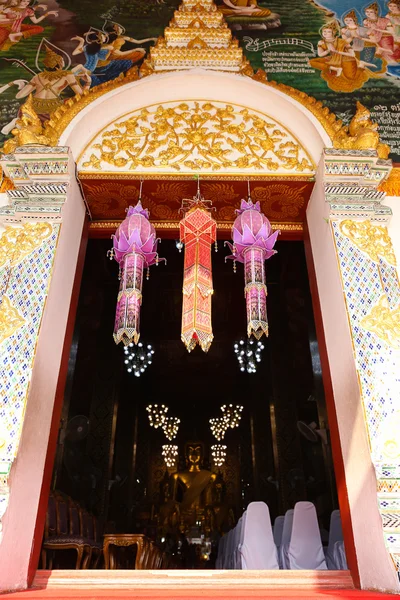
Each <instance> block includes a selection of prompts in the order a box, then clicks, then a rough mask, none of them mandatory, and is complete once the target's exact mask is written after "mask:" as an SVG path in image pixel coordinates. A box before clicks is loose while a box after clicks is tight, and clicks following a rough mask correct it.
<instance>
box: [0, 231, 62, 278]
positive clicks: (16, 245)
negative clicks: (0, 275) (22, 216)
mask: <svg viewBox="0 0 400 600" xmlns="http://www.w3.org/2000/svg"><path fill="white" fill-rule="evenodd" d="M52 232H53V228H52V226H51V225H50V223H45V222H39V223H25V224H24V225H23V227H13V226H11V225H10V226H8V227H6V230H5V231H4V232H3V234H2V236H1V237H0V267H2V266H3V265H5V264H6V263H7V262H9V263H10V266H14V265H16V264H18V263H19V262H21V260H23V259H24V258H25V256H28V254H30V253H31V252H33V250H35V248H37V247H38V246H40V244H41V243H42V242H43V241H44V240H45V239H46V238H48V237H49V236H50V235H51V234H52Z"/></svg>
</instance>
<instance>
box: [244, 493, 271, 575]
mask: <svg viewBox="0 0 400 600" xmlns="http://www.w3.org/2000/svg"><path fill="white" fill-rule="evenodd" d="M239 553H240V556H241V566H242V569H279V564H278V555H277V550H276V546H275V543H274V537H273V533H272V527H271V518H270V515H269V509H268V506H267V505H266V504H265V502H251V503H250V504H249V506H248V507H247V511H246V520H245V523H244V534H243V543H242V544H241V545H240V548H239Z"/></svg>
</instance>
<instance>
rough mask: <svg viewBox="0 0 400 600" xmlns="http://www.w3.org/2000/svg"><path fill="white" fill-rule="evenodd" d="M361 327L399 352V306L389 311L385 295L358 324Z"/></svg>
mask: <svg viewBox="0 0 400 600" xmlns="http://www.w3.org/2000/svg"><path fill="white" fill-rule="evenodd" d="M360 325H361V327H363V328H364V329H366V330H367V331H371V332H372V333H375V334H376V335H377V336H378V337H379V338H380V339H381V340H383V341H385V342H386V343H387V344H389V346H391V347H392V348H395V349H396V350H400V306H398V307H397V308H396V309H395V310H391V309H390V306H389V302H388V299H387V297H386V296H385V295H383V296H381V298H379V301H378V302H377V304H375V306H373V307H372V309H371V311H370V313H369V314H368V315H367V316H366V317H364V318H363V319H362V321H361V322H360Z"/></svg>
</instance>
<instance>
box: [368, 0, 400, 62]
mask: <svg viewBox="0 0 400 600" xmlns="http://www.w3.org/2000/svg"><path fill="white" fill-rule="evenodd" d="M365 16H366V18H365V19H364V21H363V24H364V26H365V27H366V28H367V29H368V37H369V39H370V40H371V41H372V42H375V43H376V44H377V47H378V49H377V52H376V53H377V55H380V56H383V57H384V58H385V60H387V62H388V64H396V63H397V62H398V61H399V60H400V46H399V45H398V44H395V41H394V27H393V25H392V22H391V20H390V19H388V18H386V17H380V16H379V7H378V4H377V3H376V2H373V3H372V4H370V5H369V6H368V7H367V8H366V9H365Z"/></svg>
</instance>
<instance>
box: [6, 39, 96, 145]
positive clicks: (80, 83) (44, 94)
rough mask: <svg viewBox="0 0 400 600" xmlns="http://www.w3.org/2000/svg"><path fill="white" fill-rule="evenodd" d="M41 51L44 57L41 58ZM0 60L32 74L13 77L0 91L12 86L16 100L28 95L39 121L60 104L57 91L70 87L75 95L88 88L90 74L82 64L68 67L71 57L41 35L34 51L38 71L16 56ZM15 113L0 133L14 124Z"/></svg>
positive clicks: (47, 116) (48, 115)
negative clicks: (29, 76) (16, 89)
mask: <svg viewBox="0 0 400 600" xmlns="http://www.w3.org/2000/svg"><path fill="white" fill-rule="evenodd" d="M43 51H44V57H43V58H42V57H41V55H42V54H43ZM3 60H6V61H8V62H11V63H12V64H13V65H15V66H16V67H22V68H24V69H25V70H26V71H27V72H28V73H30V74H31V75H33V77H32V78H31V79H30V80H29V81H27V80H25V79H14V80H13V81H11V82H9V83H7V84H6V85H3V86H2V87H0V94H2V93H3V92H5V91H6V90H8V89H9V88H11V87H12V86H17V87H18V90H19V91H18V92H17V94H16V95H15V97H16V98H17V99H20V98H26V97H27V96H29V95H30V94H31V95H32V108H33V110H34V111H35V113H36V114H37V115H38V116H39V117H40V119H41V120H42V121H43V120H46V119H48V118H49V117H50V115H51V113H52V112H53V111H55V110H56V109H57V108H58V107H59V106H60V105H61V104H63V99H62V98H61V94H62V92H63V91H64V90H66V89H67V88H70V89H71V90H72V91H73V92H74V93H75V94H82V93H83V91H84V90H85V89H88V88H89V87H90V83H91V78H90V73H89V72H88V71H87V70H86V69H85V68H84V66H83V65H76V66H75V67H73V68H71V58H70V57H69V56H68V54H67V53H66V52H64V51H63V50H61V48H58V47H57V46H55V45H54V44H52V43H51V42H49V41H48V40H46V39H45V38H43V39H42V41H41V42H40V45H39V48H38V51H37V53H36V68H37V69H38V71H39V72H38V73H36V72H35V71H34V70H33V69H31V68H30V67H28V66H27V65H26V64H25V63H24V62H23V61H21V60H19V59H6V58H3ZM40 62H41V63H42V64H43V66H44V67H45V68H44V70H41V69H40ZM18 116H19V115H17V117H15V119H13V120H12V121H11V122H10V123H8V124H7V125H5V126H4V127H3V128H2V130H1V133H3V134H4V135H7V134H8V133H9V132H10V131H11V130H12V129H13V127H14V126H15V123H16V121H17V119H18Z"/></svg>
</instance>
